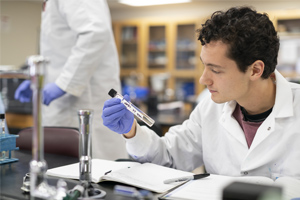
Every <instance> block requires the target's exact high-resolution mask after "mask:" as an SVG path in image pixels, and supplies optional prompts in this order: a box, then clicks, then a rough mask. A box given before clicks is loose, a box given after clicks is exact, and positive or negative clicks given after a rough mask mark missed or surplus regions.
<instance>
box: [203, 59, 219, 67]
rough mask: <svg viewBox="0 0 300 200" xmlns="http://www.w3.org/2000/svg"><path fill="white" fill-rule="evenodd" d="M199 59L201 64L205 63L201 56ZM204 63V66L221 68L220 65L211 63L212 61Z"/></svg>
mask: <svg viewBox="0 0 300 200" xmlns="http://www.w3.org/2000/svg"><path fill="white" fill-rule="evenodd" d="M200 60H201V62H202V63H203V64H205V63H204V62H203V60H202V59H201V57H200ZM205 65H206V66H209V67H217V68H223V67H222V66H221V65H216V64H212V63H206V64H205Z"/></svg>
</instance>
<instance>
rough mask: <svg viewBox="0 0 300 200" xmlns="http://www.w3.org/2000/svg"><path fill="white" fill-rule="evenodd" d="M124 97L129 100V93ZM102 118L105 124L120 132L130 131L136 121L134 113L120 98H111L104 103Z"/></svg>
mask: <svg viewBox="0 0 300 200" xmlns="http://www.w3.org/2000/svg"><path fill="white" fill-rule="evenodd" d="M124 98H125V99H126V100H128V101H129V97H128V95H125V96H124ZM102 119H103V124H104V126H106V127H108V128H109V129H110V130H112V131H114V132H117V133H119V134H125V133H128V132H129V131H130V130H131V127H132V124H133V122H134V116H133V114H132V113H131V112H130V111H129V110H127V108H126V107H125V105H124V104H122V103H121V100H120V99H118V98H112V99H109V100H107V101H106V102H105V103H104V106H103V113H102Z"/></svg>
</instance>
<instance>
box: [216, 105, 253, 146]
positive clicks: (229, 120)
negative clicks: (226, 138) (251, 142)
mask: <svg viewBox="0 0 300 200" xmlns="http://www.w3.org/2000/svg"><path fill="white" fill-rule="evenodd" d="M235 107H236V101H230V102H227V103H225V105H224V107H223V113H222V115H221V117H220V119H219V123H220V124H221V125H222V126H223V127H224V128H225V129H226V131H227V132H228V133H229V134H230V135H231V136H232V137H234V138H235V139H236V140H237V141H239V142H240V143H241V144H243V145H244V146H245V147H247V142H246V139H245V134H244V132H243V130H242V128H241V126H240V125H239V123H238V122H237V121H236V119H235V118H234V117H233V116H232V113H233V111H234V109H235ZM247 148H248V147H247Z"/></svg>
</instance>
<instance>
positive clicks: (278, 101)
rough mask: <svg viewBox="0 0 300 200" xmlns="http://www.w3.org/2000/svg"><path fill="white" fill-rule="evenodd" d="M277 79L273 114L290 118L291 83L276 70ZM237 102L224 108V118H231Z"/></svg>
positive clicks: (291, 109) (231, 102)
mask: <svg viewBox="0 0 300 200" xmlns="http://www.w3.org/2000/svg"><path fill="white" fill-rule="evenodd" d="M275 77H276V96H275V105H274V107H273V111H272V112H273V113H274V117H275V118H283V117H290V116H293V115H294V112H293V93H292V90H291V86H290V84H289V82H288V81H287V80H286V79H285V78H284V77H283V76H282V75H281V74H280V73H279V72H278V71H277V70H275ZM236 104H237V103H236V101H229V102H226V103H225V105H224V107H223V114H225V116H224V117H230V116H231V115H232V113H233V111H234V109H235V107H236Z"/></svg>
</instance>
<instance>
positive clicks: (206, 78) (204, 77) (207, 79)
mask: <svg viewBox="0 0 300 200" xmlns="http://www.w3.org/2000/svg"><path fill="white" fill-rule="evenodd" d="M199 83H200V84H202V85H211V84H212V80H211V78H210V76H209V72H208V71H207V69H205V68H204V71H203V73H202V75H201V77H200V80H199Z"/></svg>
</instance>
